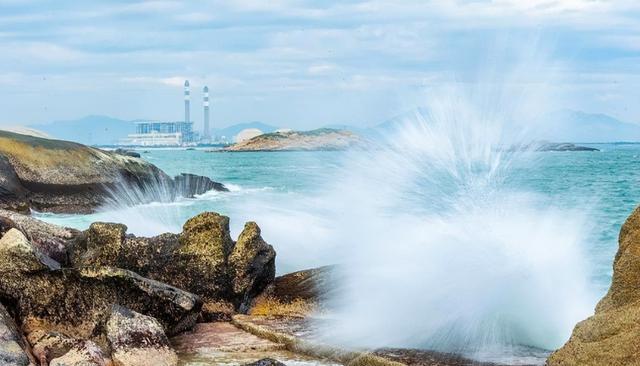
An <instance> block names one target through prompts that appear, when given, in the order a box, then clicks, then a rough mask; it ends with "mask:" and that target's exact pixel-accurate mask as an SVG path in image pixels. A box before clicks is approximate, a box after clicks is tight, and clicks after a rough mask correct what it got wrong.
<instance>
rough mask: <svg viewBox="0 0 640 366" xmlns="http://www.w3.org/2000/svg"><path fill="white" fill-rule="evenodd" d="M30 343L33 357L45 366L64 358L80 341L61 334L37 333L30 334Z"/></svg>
mask: <svg viewBox="0 0 640 366" xmlns="http://www.w3.org/2000/svg"><path fill="white" fill-rule="evenodd" d="M29 341H30V342H31V344H32V345H33V355H34V356H36V358H37V359H38V361H39V362H40V364H43V365H48V364H49V363H50V362H51V360H53V359H55V358H59V357H62V356H64V355H65V354H67V352H69V351H70V350H71V349H72V348H74V347H75V346H77V345H78V340H75V339H72V338H69V337H67V336H65V335H64V334H62V333H59V332H45V331H35V332H32V333H31V334H29Z"/></svg>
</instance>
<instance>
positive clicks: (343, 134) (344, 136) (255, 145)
mask: <svg viewBox="0 0 640 366" xmlns="http://www.w3.org/2000/svg"><path fill="white" fill-rule="evenodd" d="M364 144H365V140H364V139H363V138H361V137H360V136H358V135H357V134H355V133H353V132H351V131H347V130H336V129H332V128H320V129H317V130H312V131H278V132H272V133H266V134H262V135H259V136H255V137H253V138H250V139H247V140H244V141H241V142H239V143H237V144H235V145H232V146H229V147H227V148H224V149H223V150H222V151H317V150H345V149H348V148H351V147H357V146H363V145H364Z"/></svg>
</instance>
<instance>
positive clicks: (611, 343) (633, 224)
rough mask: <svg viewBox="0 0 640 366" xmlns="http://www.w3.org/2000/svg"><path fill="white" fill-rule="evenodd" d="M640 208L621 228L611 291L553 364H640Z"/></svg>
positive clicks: (555, 355) (561, 365)
mask: <svg viewBox="0 0 640 366" xmlns="http://www.w3.org/2000/svg"><path fill="white" fill-rule="evenodd" d="M638 319H640V208H636V209H635V211H634V212H633V213H632V214H631V216H630V217H629V218H628V219H627V221H626V222H625V224H624V225H623V226H622V229H621V230H620V237H619V248H618V253H617V254H616V257H615V260H614V263H613V280H612V283H611V287H610V288H609V292H608V293H607V295H606V296H605V297H604V298H603V299H602V300H601V301H600V302H599V303H598V305H597V307H596V312H595V314H594V315H593V316H592V317H589V318H587V319H586V320H583V321H582V322H580V323H578V324H577V325H576V327H575V329H574V330H573V334H572V335H571V338H570V339H569V341H568V342H567V343H566V344H565V345H564V346H563V347H562V348H560V349H559V350H557V351H555V352H554V353H553V354H551V356H550V357H549V359H548V360H547V365H549V366H573V365H576V366H578V365H579V366H600V365H607V366H623V365H625V366H630V365H640V322H639V321H638Z"/></svg>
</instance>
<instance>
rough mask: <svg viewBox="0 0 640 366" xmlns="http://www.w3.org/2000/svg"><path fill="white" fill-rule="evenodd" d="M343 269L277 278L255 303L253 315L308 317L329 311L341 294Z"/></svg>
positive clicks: (289, 274)
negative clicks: (338, 285) (337, 294)
mask: <svg viewBox="0 0 640 366" xmlns="http://www.w3.org/2000/svg"><path fill="white" fill-rule="evenodd" d="M340 272H341V269H340V268H339V267H337V266H324V267H319V268H313V269H307V270H303V271H298V272H293V273H288V274H285V275H282V276H279V277H276V278H275V280H274V281H273V283H272V284H271V285H269V286H268V287H267V288H266V289H265V290H264V291H263V292H262V294H261V295H260V296H258V297H256V298H255V299H254V301H253V304H252V307H251V309H250V311H249V313H250V314H253V315H275V316H293V317H305V316H308V315H309V314H311V313H313V312H317V311H321V310H324V309H325V308H326V307H327V301H326V300H328V299H329V298H331V297H334V296H335V295H334V293H335V292H337V291H339V288H338V287H336V284H339V283H342V282H343V281H341V280H340V279H339V276H340Z"/></svg>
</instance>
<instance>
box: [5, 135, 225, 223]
mask: <svg viewBox="0 0 640 366" xmlns="http://www.w3.org/2000/svg"><path fill="white" fill-rule="evenodd" d="M209 190H218V191H227V189H226V188H225V187H224V185H222V184H221V183H217V182H214V181H212V180H211V179H209V178H207V177H202V176H198V175H194V174H183V175H179V176H177V177H176V178H175V181H174V179H172V178H171V177H169V176H168V175H167V174H165V173H164V172H163V171H162V170H160V169H158V168H157V167H156V166H155V165H153V164H150V163H148V162H146V161H144V160H142V159H140V156H139V155H137V156H136V155H132V154H122V153H118V152H113V151H104V150H100V149H97V148H93V147H88V146H85V145H82V144H78V143H75V142H69V141H60V140H52V139H46V138H41V137H35V136H28V135H22V134H18V133H13V132H8V131H0V208H4V209H8V210H12V211H18V212H23V213H28V212H29V208H32V209H35V210H37V211H47V212H65V213H89V212H93V211H95V210H96V209H97V208H98V207H100V206H102V205H104V204H106V203H113V204H123V202H122V200H130V201H132V202H124V203H125V204H135V203H140V202H151V201H171V200H173V199H175V198H176V197H177V196H185V197H193V196H194V195H196V194H202V193H204V192H206V191H209Z"/></svg>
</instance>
